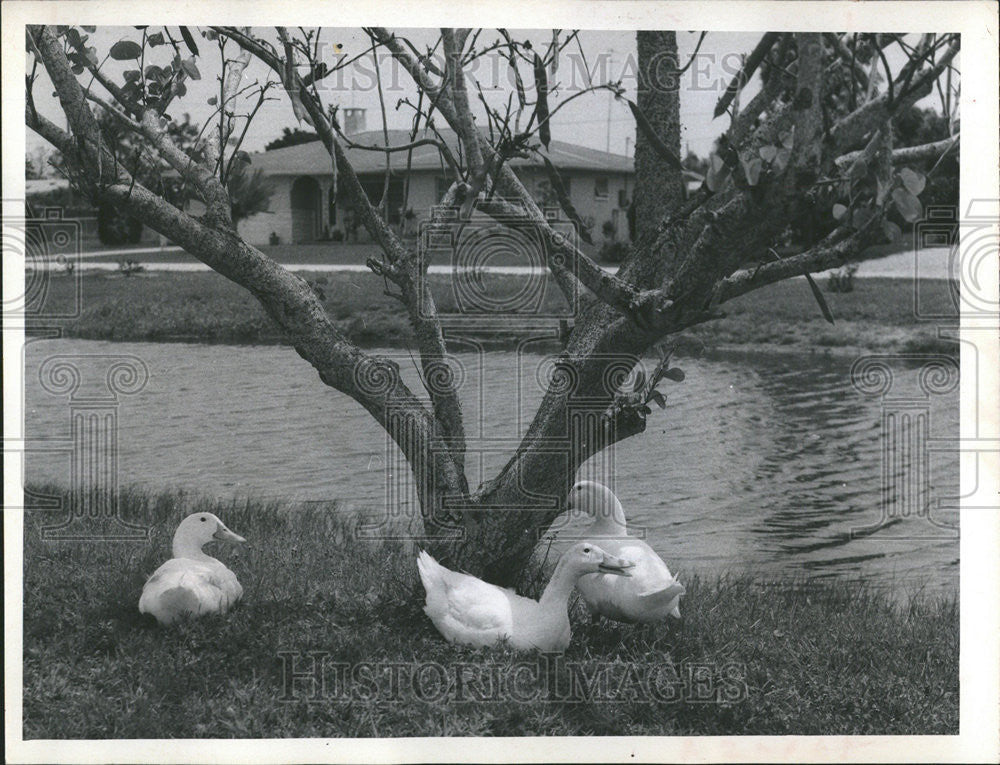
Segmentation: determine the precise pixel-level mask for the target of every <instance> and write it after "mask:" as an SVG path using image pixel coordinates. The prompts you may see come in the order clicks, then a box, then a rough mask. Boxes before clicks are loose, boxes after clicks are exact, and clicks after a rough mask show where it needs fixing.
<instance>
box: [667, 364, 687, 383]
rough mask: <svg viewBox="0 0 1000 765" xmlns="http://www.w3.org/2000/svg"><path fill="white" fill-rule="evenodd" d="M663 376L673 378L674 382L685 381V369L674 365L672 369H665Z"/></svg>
mask: <svg viewBox="0 0 1000 765" xmlns="http://www.w3.org/2000/svg"><path fill="white" fill-rule="evenodd" d="M663 376H664V377H665V378H666V379H668V380H673V381H674V382H684V377H685V375H684V370H683V369H681V368H680V367H672V368H671V369H665V370H664V371H663Z"/></svg>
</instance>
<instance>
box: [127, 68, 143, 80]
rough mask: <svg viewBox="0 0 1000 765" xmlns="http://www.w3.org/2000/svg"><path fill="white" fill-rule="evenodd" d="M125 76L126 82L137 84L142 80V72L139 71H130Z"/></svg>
mask: <svg viewBox="0 0 1000 765" xmlns="http://www.w3.org/2000/svg"><path fill="white" fill-rule="evenodd" d="M123 76H124V77H125V82H135V81H136V80H140V79H142V72H140V71H139V70H138V69H129V70H128V71H126V72H125V74H124V75H123Z"/></svg>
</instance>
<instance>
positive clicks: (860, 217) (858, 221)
mask: <svg viewBox="0 0 1000 765" xmlns="http://www.w3.org/2000/svg"><path fill="white" fill-rule="evenodd" d="M874 215H875V212H874V210H872V208H870V207H867V206H865V207H858V208H856V209H855V210H854V213H853V214H852V215H851V225H852V226H854V228H856V229H858V230H859V231H860V230H861V229H863V228H864V227H865V226H867V225H868V224H869V223H870V222H871V219H872V217H873V216H874Z"/></svg>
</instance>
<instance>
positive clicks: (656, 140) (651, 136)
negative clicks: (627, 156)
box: [625, 98, 683, 170]
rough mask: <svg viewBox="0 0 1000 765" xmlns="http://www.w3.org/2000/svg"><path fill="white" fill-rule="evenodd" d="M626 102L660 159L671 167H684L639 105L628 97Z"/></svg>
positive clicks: (675, 168) (677, 168) (637, 124)
mask: <svg viewBox="0 0 1000 765" xmlns="http://www.w3.org/2000/svg"><path fill="white" fill-rule="evenodd" d="M625 103H627V104H628V108H629V110H630V111H631V112H632V116H633V117H634V118H635V124H636V127H638V128H639V130H641V131H642V134H643V135H644V136H646V138H647V140H648V141H649V143H650V145H651V146H652V147H653V149H654V150H655V151H656V153H657V154H659V155H660V159H662V160H664V161H665V162H666V163H667V164H668V165H670V167H672V168H674V170H681V169H683V168H682V167H681V161H680V159H678V157H677V155H676V154H675V153H674V152H673V151H671V150H670V147H669V146H667V145H666V144H665V143H664V142H663V139H661V138H660V136H658V135H657V134H656V131H655V130H654V129H653V126H652V125H651V124H650V122H649V120H648V119H647V118H646V115H645V114H643V112H642V110H641V109H640V108H639V106H638V105H637V104H636V103H635V102H633V101H631V100H629V99H628V98H626V99H625Z"/></svg>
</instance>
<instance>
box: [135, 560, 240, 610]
mask: <svg viewBox="0 0 1000 765" xmlns="http://www.w3.org/2000/svg"><path fill="white" fill-rule="evenodd" d="M242 595H243V587H242V586H241V585H240V583H239V581H238V580H237V579H236V575H235V574H234V573H233V572H232V571H230V570H229V569H228V568H226V567H225V565H223V564H222V563H221V562H219V561H211V562H203V561H196V560H191V559H188V558H173V559H171V560H168V561H167V562H166V563H164V564H163V565H162V566H160V567H159V568H158V569H157V570H156V571H154V572H153V575H152V576H150V577H149V579H147V580H146V584H145V585H144V586H143V588H142V596H141V597H140V598H139V611H140V613H144V614H152V615H153V616H154V617H156V620H157V621H158V622H160V624H172V623H174V622H175V621H177V620H178V619H180V618H182V617H185V616H201V615H203V614H210V613H226V611H228V610H229V608H230V607H231V606H232V605H233V604H234V603H235V602H236V601H237V600H239V599H240V597H241V596H242Z"/></svg>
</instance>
